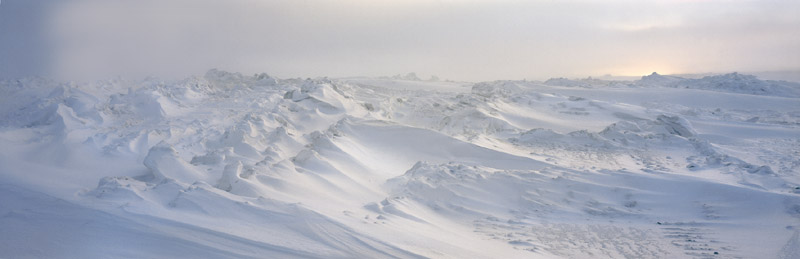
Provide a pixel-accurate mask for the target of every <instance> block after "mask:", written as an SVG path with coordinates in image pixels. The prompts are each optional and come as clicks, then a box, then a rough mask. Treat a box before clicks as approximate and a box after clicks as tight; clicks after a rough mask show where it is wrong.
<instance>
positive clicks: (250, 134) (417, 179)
mask: <svg viewBox="0 0 800 259" xmlns="http://www.w3.org/2000/svg"><path fill="white" fill-rule="evenodd" d="M412 79H413V78H412ZM728 86H730V87H728ZM799 186H800V94H798V86H797V85H796V84H792V83H786V82H776V81H761V80H758V79H756V78H754V77H750V76H746V75H739V74H729V75H724V76H717V77H709V78H704V79H697V80H688V79H681V78H675V77H668V76H660V75H657V74H654V75H651V76H647V77H644V78H643V79H642V80H638V81H633V82H607V81H602V80H582V81H575V80H568V79H554V80H549V81H547V82H545V83H540V82H528V81H496V82H483V83H477V84H472V83H455V82H438V81H419V80H408V79H407V78H383V79H375V78H344V79H326V78H320V79H307V80H302V79H275V78H271V77H269V76H267V75H266V74H260V75H255V76H253V77H249V76H242V75H240V74H236V73H228V72H222V71H217V70H212V71H209V72H208V73H207V74H206V75H205V76H203V77H193V78H188V79H186V80H183V81H179V82H161V81H158V80H155V79H150V80H145V81H141V82H131V81H125V80H111V81H100V82H95V83H86V84H76V83H57V82H51V81H48V80H45V79H24V80H6V81H2V82H0V257H1V258H130V257H135V258H276V257H277V258H295V257H297V258H420V257H431V258H800V187H799Z"/></svg>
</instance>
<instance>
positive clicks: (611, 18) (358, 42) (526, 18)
mask: <svg viewBox="0 0 800 259" xmlns="http://www.w3.org/2000/svg"><path fill="white" fill-rule="evenodd" d="M798 10H800V3H799V2H797V1H783V0H766V1H739V0H733V1H729V0H711V1H671V0H663V1H661V0H656V1H626V0H614V1H603V2H596V1H513V0H501V1H482V0H452V1H444V0H411V1H394V0H388V1H367V0H348V1H327V0H314V1H272V0H231V1H213V0H171V1H157V0H138V1H131V0H122V1H103V0H5V1H2V3H0V21H2V22H0V38H1V39H2V42H0V60H3V67H1V68H2V69H0V77H9V76H11V77H17V76H19V75H32V74H33V75H53V76H58V77H60V78H64V79H69V80H74V79H79V80H92V79H97V78H99V77H102V78H106V77H109V76H114V75H123V76H125V77H136V78H142V77H146V76H159V77H162V78H163V77H169V78H171V79H179V78H183V77H186V76H189V75H197V74H202V73H204V72H205V71H207V70H209V69H212V68H219V69H223V70H228V71H238V72H242V73H246V74H253V73H261V72H268V73H271V74H274V75H277V76H280V77H284V78H288V77H303V78H307V77H317V76H331V77H343V76H386V75H394V74H397V73H402V72H418V73H420V75H424V76H425V77H428V76H430V75H437V76H439V77H440V78H446V79H452V80H460V81H487V80H497V79H523V78H526V79H536V80H546V79H548V78H551V77H561V76H563V77H581V78H582V77H587V76H601V75H606V74H611V75H622V76H641V75H646V74H649V73H651V72H653V71H657V72H659V73H662V74H676V73H730V72H733V71H738V72H743V73H755V72H768V71H773V72H781V73H783V74H785V73H792V71H794V76H793V78H794V80H800V77H798V76H797V73H796V72H797V71H800V54H798V53H800V47H798V46H800V37H798V36H797V33H796V31H797V29H798V28H800V15H798ZM23 64H24V66H23ZM763 75H764V76H779V77H777V78H767V79H787V78H786V77H780V75H775V74H774V73H773V74H763Z"/></svg>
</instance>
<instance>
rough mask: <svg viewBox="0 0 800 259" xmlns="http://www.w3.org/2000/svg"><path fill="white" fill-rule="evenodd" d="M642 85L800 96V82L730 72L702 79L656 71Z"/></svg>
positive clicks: (637, 82)
mask: <svg viewBox="0 0 800 259" xmlns="http://www.w3.org/2000/svg"><path fill="white" fill-rule="evenodd" d="M636 84H637V85H641V86H662V87H676V88H690V89H703V90H712V91H722V92H732V93H743V94H754V95H771V96H781V97H798V96H800V84H798V83H792V82H786V81H772V80H760V79H758V78H756V77H755V76H752V75H744V74H739V73H736V72H734V73H730V74H724V75H715V76H706V77H703V78H701V79H687V78H681V77H676V76H663V75H659V74H657V73H655V72H653V74H651V75H649V76H643V77H642V79H641V80H639V81H636Z"/></svg>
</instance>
